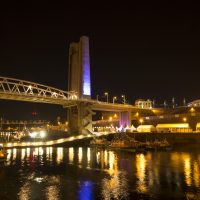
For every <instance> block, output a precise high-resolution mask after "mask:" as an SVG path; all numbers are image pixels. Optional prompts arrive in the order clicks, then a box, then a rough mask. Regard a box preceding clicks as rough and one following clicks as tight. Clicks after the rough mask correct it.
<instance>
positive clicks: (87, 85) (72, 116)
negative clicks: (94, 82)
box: [68, 36, 93, 134]
mask: <svg viewBox="0 0 200 200" xmlns="http://www.w3.org/2000/svg"><path fill="white" fill-rule="evenodd" d="M68 91H73V92H75V93H76V95H77V98H78V99H91V81H90V53H89V38H88V37H86V36H82V37H81V38H80V41H79V42H73V43H71V44H70V47H69V71H68ZM92 114H93V112H92V110H91V107H90V104H89V103H88V102H85V103H84V102H77V105H76V106H74V107H71V108H70V109H69V110H68V120H69V126H70V130H71V131H72V132H79V133H80V132H81V133H83V134H84V133H86V134H87V133H89V132H92Z"/></svg>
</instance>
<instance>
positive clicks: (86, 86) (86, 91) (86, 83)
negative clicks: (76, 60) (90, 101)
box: [83, 61, 91, 96]
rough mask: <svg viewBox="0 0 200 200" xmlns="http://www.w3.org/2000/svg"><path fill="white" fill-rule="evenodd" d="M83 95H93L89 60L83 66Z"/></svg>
mask: <svg viewBox="0 0 200 200" xmlns="http://www.w3.org/2000/svg"><path fill="white" fill-rule="evenodd" d="M88 62H89V61H88ZM83 95H89V96H90V95H91V83H90V64H89V63H87V62H85V63H84V66H83Z"/></svg>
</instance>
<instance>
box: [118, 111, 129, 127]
mask: <svg viewBox="0 0 200 200" xmlns="http://www.w3.org/2000/svg"><path fill="white" fill-rule="evenodd" d="M119 125H120V126H130V125H131V112H130V111H123V112H120V113H119Z"/></svg>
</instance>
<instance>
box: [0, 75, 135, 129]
mask: <svg viewBox="0 0 200 200" xmlns="http://www.w3.org/2000/svg"><path fill="white" fill-rule="evenodd" d="M0 99H4V100H15V101H26V102H35V103H48V104H54V105H61V106H63V107H64V108H69V109H73V108H74V107H77V105H82V107H85V108H86V110H85V112H84V116H85V117H84V119H82V120H83V121H85V123H84V124H83V127H81V128H85V129H87V126H84V125H85V124H87V125H89V124H90V125H91V124H92V121H91V119H90V116H91V115H93V114H95V113H94V112H93V111H92V110H101V111H118V112H130V111H131V110H132V109H137V108H135V107H134V106H131V105H128V104H126V105H124V104H113V103H107V102H102V101H97V100H92V99H86V98H78V96H77V93H76V92H74V91H69V92H66V91H63V90H59V89H56V88H54V87H49V86H46V85H42V84H38V83H34V82H30V81H25V80H19V79H14V78H8V77H0ZM88 130H89V129H88ZM89 131H91V129H90V130H89Z"/></svg>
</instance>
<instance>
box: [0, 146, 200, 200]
mask: <svg viewBox="0 0 200 200" xmlns="http://www.w3.org/2000/svg"><path fill="white" fill-rule="evenodd" d="M7 152H8V156H7V161H6V163H5V164H4V165H3V166H1V167H0V199H1V200H3V199H12V200H13V199H20V200H28V199H31V200H36V199H38V200H43V199H48V200H58V199H69V200H73V199H80V200H87V199H89V200H91V199H108V200H109V199H186V195H187V196H188V197H194V195H198V194H199V193H200V151H199V147H198V146H195V147H188V148H187V147H181V148H179V149H176V150H172V151H169V152H164V151H163V152H148V153H145V154H142V153H138V154H135V153H123V152H114V151H110V150H103V149H95V148H87V147H83V148H82V147H75V148H73V147H71V148H62V147H58V148H53V147H45V148H42V147H40V148H25V149H8V150H7Z"/></svg>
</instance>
